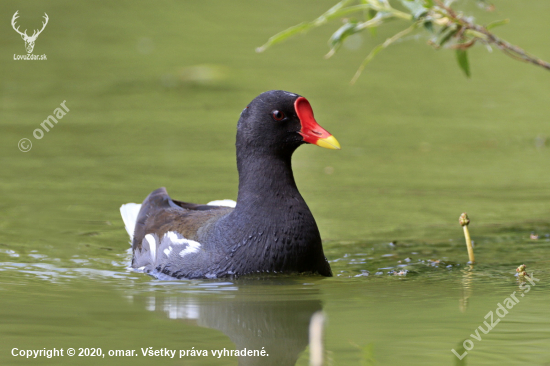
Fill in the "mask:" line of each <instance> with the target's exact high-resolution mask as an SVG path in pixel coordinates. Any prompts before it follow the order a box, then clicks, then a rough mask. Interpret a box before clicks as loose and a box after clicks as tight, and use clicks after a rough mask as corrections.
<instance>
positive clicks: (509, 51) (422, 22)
mask: <svg viewBox="0 0 550 366" xmlns="http://www.w3.org/2000/svg"><path fill="white" fill-rule="evenodd" d="M392 1H393V2H394V3H399V4H400V5H401V6H402V7H403V8H404V9H405V10H406V11H401V10H398V9H396V8H394V7H393V6H392V5H391V4H390V0H342V1H340V2H338V3H337V4H336V5H334V6H333V7H332V8H330V9H329V10H327V11H326V12H325V13H324V14H322V15H321V16H320V17H318V18H317V19H315V20H313V21H311V22H304V23H300V24H298V25H296V26H293V27H290V28H288V29H286V30H284V31H282V32H280V33H278V34H276V35H274V36H273V37H271V38H269V40H268V41H267V42H266V43H265V44H264V45H262V46H261V47H258V48H257V49H256V51H257V52H263V51H265V50H266V49H267V48H269V47H271V46H272V45H274V44H276V43H279V42H282V41H284V40H286V39H288V38H290V37H292V36H294V35H296V34H298V33H305V32H307V31H308V30H310V29H313V28H316V27H319V26H322V25H324V24H326V23H328V22H330V21H332V20H334V19H342V18H343V20H344V24H343V25H342V26H341V27H340V28H338V29H337V30H336V31H335V32H334V33H333V35H332V36H331V37H330V39H329V47H330V51H329V52H328V53H327V55H326V56H325V57H326V58H328V57H331V56H332V55H334V54H335V53H336V52H337V51H338V49H339V48H340V47H341V46H342V44H343V43H344V41H345V40H346V39H347V38H348V37H349V36H351V35H353V34H356V33H359V32H361V31H363V30H364V29H371V30H375V29H376V27H378V26H380V25H383V24H385V23H387V22H389V21H391V20H400V21H406V22H412V23H413V24H412V25H410V26H408V27H407V28H405V29H404V30H402V31H400V32H398V33H397V34H395V35H394V36H392V37H390V38H388V39H386V41H385V42H384V43H382V44H380V45H378V46H376V47H375V48H374V49H372V50H371V52H370V53H369V54H368V55H367V57H366V58H365V59H364V60H363V62H362V63H361V65H360V66H359V69H358V70H357V72H356V73H355V76H354V77H353V79H352V81H351V82H352V83H355V81H356V80H357V79H358V77H359V76H360V75H361V72H362V71H363V69H364V68H365V66H366V65H367V64H368V63H369V62H370V61H371V60H372V59H373V58H374V56H376V54H378V52H380V51H381V50H383V49H385V48H387V47H388V46H390V45H391V44H393V43H395V42H396V41H398V40H400V39H402V38H403V37H404V36H405V35H407V34H410V33H412V32H413V31H416V30H418V29H424V30H425V31H427V32H428V34H430V35H431V37H430V39H429V41H428V44H430V45H431V46H433V47H434V48H435V49H439V48H441V47H443V46H445V47H447V48H450V49H454V50H455V52H456V56H457V61H458V65H459V67H460V68H461V69H462V71H463V72H464V73H465V74H466V76H468V77H469V76H470V66H469V61H468V56H467V51H468V50H469V49H470V48H471V47H472V46H474V45H475V44H476V43H477V42H479V43H482V44H484V45H485V46H487V47H488V48H489V50H490V47H491V46H495V47H497V48H498V49H500V50H501V51H502V52H503V53H504V54H506V55H508V56H510V57H512V58H514V59H516V60H520V61H524V62H527V63H531V64H533V65H537V66H540V67H543V68H545V69H547V70H550V63H548V62H546V61H543V60H541V59H539V58H536V57H534V56H532V55H529V54H528V53H527V52H525V51H524V50H523V49H521V48H520V47H518V46H515V45H513V44H510V43H508V42H506V41H505V40H503V39H501V38H499V37H497V36H496V35H495V34H493V33H492V32H490V31H489V29H492V28H495V27H497V26H501V25H504V24H507V23H508V19H504V20H498V21H495V22H492V23H490V24H488V25H487V26H482V25H479V24H476V23H475V22H474V19H473V18H472V17H466V16H464V15H463V14H462V13H461V12H458V11H456V10H455V9H453V8H452V7H451V5H452V4H453V2H455V1H454V0H445V1H442V0H392ZM477 1H478V2H479V3H480V4H481V5H483V6H484V7H485V8H486V9H487V10H489V11H490V10H493V9H494V6H493V5H490V4H488V3H487V2H486V1H485V0H477ZM350 15H355V16H357V18H344V17H348V16H350Z"/></svg>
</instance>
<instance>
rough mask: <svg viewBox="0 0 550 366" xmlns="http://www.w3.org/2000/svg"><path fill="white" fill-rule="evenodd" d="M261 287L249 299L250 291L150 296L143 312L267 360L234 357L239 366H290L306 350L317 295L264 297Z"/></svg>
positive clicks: (319, 302)
mask: <svg viewBox="0 0 550 366" xmlns="http://www.w3.org/2000/svg"><path fill="white" fill-rule="evenodd" d="M264 285H265V282H264V284H263V285H262V286H261V287H260V288H261V290H263V291H260V292H265V293H260V294H256V295H255V296H252V293H253V292H254V291H253V290H252V291H251V289H250V288H247V290H246V291H242V290H241V289H238V290H237V291H235V292H232V295H235V296H231V297H230V298H228V297H227V296H224V297H222V298H216V299H212V298H211V297H208V298H204V297H202V296H193V295H191V296H189V295H185V296H182V295H180V296H168V297H154V296H152V297H147V298H146V299H145V308H146V309H147V310H149V311H156V312H162V313H164V314H165V315H166V316H167V317H168V318H170V319H179V320H185V321H186V323H191V324H196V325H197V326H201V327H206V328H212V329H217V330H219V331H221V332H223V333H224V334H226V335H227V336H228V337H229V338H230V339H231V341H232V342H233V343H235V346H236V347H235V349H237V350H244V349H246V350H247V351H248V350H262V349H264V350H265V351H266V353H267V354H268V355H269V356H265V357H261V356H245V357H239V365H241V366H252V365H263V366H265V365H268V366H269V365H277V366H287V365H288V366H292V365H295V364H296V361H297V359H298V357H299V356H300V353H301V352H303V351H304V350H305V348H306V346H307V345H308V327H309V321H310V318H311V316H312V315H313V313H315V312H316V311H319V310H321V309H322V305H321V301H320V300H318V299H311V297H314V298H316V297H317V296H305V297H307V298H309V299H304V294H303V293H302V292H300V294H297V293H295V292H296V291H293V292H294V293H293V294H292V296H289V293H288V292H287V293H286V294H268V293H267V292H268V291H267V290H266V286H264ZM252 287H258V286H252ZM275 287H277V286H275ZM294 290H295V289H294ZM305 292H310V291H305ZM315 292H316V291H315ZM309 295H311V293H309ZM292 298H296V300H293V299H292ZM262 299H265V300H262Z"/></svg>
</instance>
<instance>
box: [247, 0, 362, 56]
mask: <svg viewBox="0 0 550 366" xmlns="http://www.w3.org/2000/svg"><path fill="white" fill-rule="evenodd" d="M351 1H352V0H342V1H340V2H339V3H338V4H336V5H334V6H333V7H332V8H330V9H329V10H327V11H326V12H325V13H323V14H322V15H321V16H320V17H318V18H317V19H315V20H313V21H311V22H304V23H300V24H298V25H295V26H293V27H290V28H288V29H285V30H284V31H282V32H279V33H277V34H276V35H274V36H273V37H271V38H269V39H268V40H267V42H266V43H265V44H263V45H262V46H260V47H258V48H256V52H263V51H265V50H266V49H267V48H269V47H271V46H272V45H274V44H276V43H279V42H282V41H284V40H286V39H287V38H290V37H292V36H294V35H296V34H298V33H304V32H307V31H308V30H310V29H312V28H317V27H320V26H322V25H324V24H326V23H328V22H329V21H331V20H333V19H336V18H340V17H342V16H345V15H348V14H350V13H355V12H358V11H363V10H367V9H370V8H371V7H372V6H371V5H370V4H360V5H354V6H349V7H346V5H348V4H349V3H350V2H351Z"/></svg>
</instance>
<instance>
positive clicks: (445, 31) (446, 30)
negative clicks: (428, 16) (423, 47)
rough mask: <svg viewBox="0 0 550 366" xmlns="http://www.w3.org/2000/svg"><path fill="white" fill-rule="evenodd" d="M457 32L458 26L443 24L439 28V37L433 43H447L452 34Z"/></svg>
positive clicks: (438, 44)
mask: <svg viewBox="0 0 550 366" xmlns="http://www.w3.org/2000/svg"><path fill="white" fill-rule="evenodd" d="M457 32H458V28H456V27H448V26H445V27H443V28H442V29H441V32H439V37H438V38H437V40H436V41H435V44H436V45H437V46H438V47H441V46H443V45H444V44H445V43H447V42H448V41H449V40H450V39H451V37H452V36H454V35H455V34H456V33H457Z"/></svg>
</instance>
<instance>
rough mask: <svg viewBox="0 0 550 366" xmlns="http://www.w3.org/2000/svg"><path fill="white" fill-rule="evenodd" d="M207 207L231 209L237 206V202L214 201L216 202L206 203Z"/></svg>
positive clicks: (226, 200)
mask: <svg viewBox="0 0 550 366" xmlns="http://www.w3.org/2000/svg"><path fill="white" fill-rule="evenodd" d="M207 205H208V206H224V207H233V208H235V206H237V202H235V201H233V200H228V199H225V200H216V201H210V202H208V203H207Z"/></svg>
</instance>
